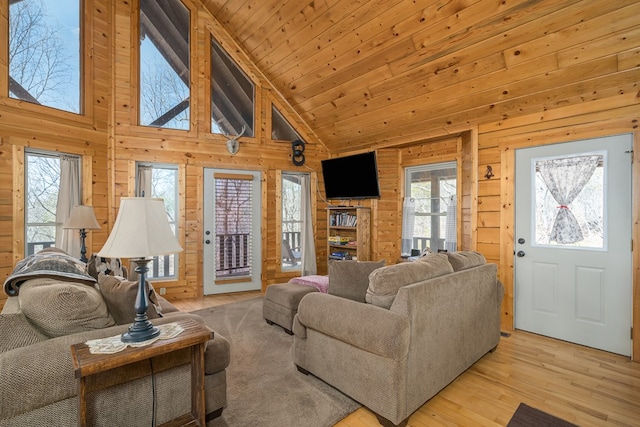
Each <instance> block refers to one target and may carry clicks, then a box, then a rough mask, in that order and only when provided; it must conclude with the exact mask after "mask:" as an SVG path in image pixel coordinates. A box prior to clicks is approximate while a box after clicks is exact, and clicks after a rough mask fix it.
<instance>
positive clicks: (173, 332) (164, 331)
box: [85, 322, 184, 354]
mask: <svg viewBox="0 0 640 427" xmlns="http://www.w3.org/2000/svg"><path fill="white" fill-rule="evenodd" d="M158 329H160V335H158V336H157V337H155V338H151V339H150V340H147V341H140V342H122V335H116V336H113V337H108V338H101V339H97V340H89V341H87V342H85V344H86V345H87V346H88V347H89V351H90V352H91V354H113V353H117V352H119V351H122V350H124V349H125V348H127V346H131V347H144V346H145V345H149V344H152V343H154V342H156V341H157V340H166V339H170V338H174V337H177V336H178V335H180V334H181V333H182V331H184V328H183V327H182V326H180V325H178V324H177V323H176V322H173V323H167V324H165V325H159V326H158Z"/></svg>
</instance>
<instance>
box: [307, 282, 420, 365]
mask: <svg viewBox="0 0 640 427" xmlns="http://www.w3.org/2000/svg"><path fill="white" fill-rule="evenodd" d="M297 316H298V321H299V323H300V324H301V325H302V326H304V327H306V328H308V329H311V330H316V331H318V332H320V333H322V334H325V335H329V336H331V337H333V338H335V339H338V340H340V341H343V342H346V343H349V344H351V345H353V346H355V347H358V348H360V349H362V350H365V351H368V352H370V353H374V354H377V355H379V356H383V357H387V358H391V359H395V360H400V359H402V358H404V357H405V356H406V354H407V351H408V348H409V320H408V318H407V317H406V316H404V315H402V314H399V313H395V312H392V311H389V310H386V309H384V308H381V307H377V306H374V305H371V304H365V303H361V302H356V301H353V300H350V299H346V298H340V297H337V296H335V295H329V294H324V293H320V292H318V293H315V292H314V293H311V294H308V295H305V297H304V298H302V301H300V305H299V306H298V314H297ZM298 332H299V334H298V335H297V336H298V337H299V338H304V337H303V336H302V335H301V334H300V331H298ZM294 333H296V331H295V328H294Z"/></svg>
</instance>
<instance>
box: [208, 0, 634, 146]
mask: <svg viewBox="0 0 640 427" xmlns="http://www.w3.org/2000/svg"><path fill="white" fill-rule="evenodd" d="M202 3H203V4H204V6H205V7H206V8H207V9H208V10H209V11H210V12H211V13H212V14H213V16H215V17H216V19H217V20H218V21H220V23H221V24H222V25H223V26H224V27H225V28H226V30H227V31H228V32H229V33H230V34H231V35H232V36H233V37H234V38H235V39H236V40H237V42H238V43H239V44H240V45H241V46H242V48H243V49H244V50H245V51H246V52H247V53H248V54H249V56H250V57H251V58H252V59H253V61H254V62H255V63H256V65H257V66H258V67H259V68H260V69H261V70H262V71H263V72H264V74H265V75H266V76H267V78H269V80H270V81H271V82H272V83H273V85H274V86H275V87H276V88H277V89H278V90H279V91H280V92H281V93H282V94H283V95H284V96H285V98H287V100H288V101H289V102H290V104H291V106H292V107H293V108H294V109H295V110H297V112H298V113H299V114H300V116H301V117H302V118H303V119H304V120H305V121H306V122H307V123H308V124H309V125H310V126H311V128H312V129H313V130H314V131H315V133H316V134H317V136H318V137H319V138H320V140H321V141H322V142H323V143H324V144H325V145H326V146H327V147H328V148H329V149H330V150H331V151H332V152H335V153H338V152H340V151H349V150H357V149H364V148H371V147H376V146H390V145H395V144H403V143H408V142H413V141H417V140H424V139H427V138H429V137H435V136H442V135H447V134H457V133H459V132H462V131H465V130H468V129H470V128H471V127H472V126H475V125H476V124H479V123H486V122H492V121H497V120H502V119H505V118H511V117H514V116H518V115H522V114H528V113H537V112H543V111H545V110H548V109H552V108H555V107H558V106H563V105H571V104H577V103H580V102H584V101H588V100H591V99H598V98H604V97H608V96H613V95H616V94H617V93H619V92H620V91H634V90H637V88H636V87H635V86H636V83H637V81H638V80H639V79H640V74H639V71H638V66H639V65H640V61H639V60H638V56H639V55H638V46H640V20H639V19H638V16H640V3H639V2H638V1H637V0H616V1H610V0H582V1H579V0H360V1H357V0H304V1H302V0H202Z"/></svg>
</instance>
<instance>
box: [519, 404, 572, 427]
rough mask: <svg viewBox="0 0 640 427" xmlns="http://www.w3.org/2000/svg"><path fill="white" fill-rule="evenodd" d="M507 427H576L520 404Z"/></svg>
mask: <svg viewBox="0 0 640 427" xmlns="http://www.w3.org/2000/svg"><path fill="white" fill-rule="evenodd" d="M507 427H577V426H576V425H575V424H571V423H570V422H568V421H565V420H562V419H560V418H558V417H555V416H553V415H551V414H547V413H546V412H542V411H541V410H539V409H536V408H532V407H531V406H528V405H526V404H524V403H520V406H518V409H516V412H514V414H513V417H511V421H509V424H507Z"/></svg>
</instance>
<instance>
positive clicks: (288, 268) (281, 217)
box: [277, 171, 310, 272]
mask: <svg viewBox="0 0 640 427" xmlns="http://www.w3.org/2000/svg"><path fill="white" fill-rule="evenodd" d="M302 175H307V176H310V174H309V173H307V172H290V171H281V172H280V174H279V177H278V184H279V185H278V196H279V199H280V202H279V203H278V208H279V209H278V210H277V215H278V228H279V230H280V235H281V236H282V240H287V242H288V243H289V246H290V248H291V250H292V251H293V252H294V254H295V253H296V252H299V253H300V260H299V261H298V262H297V263H293V265H285V261H284V259H285V255H286V254H284V253H283V247H282V245H278V247H279V251H278V260H279V263H280V266H281V270H282V271H283V272H291V271H302V258H303V257H304V253H303V252H304V248H303V247H302V246H299V247H296V246H295V245H293V246H292V245H291V244H292V241H291V239H289V236H285V233H288V231H285V230H284V228H285V222H286V221H287V219H286V218H285V217H284V214H285V209H284V208H283V205H284V203H285V198H284V191H285V190H284V185H285V183H284V181H285V179H286V177H287V176H298V177H301V176H302ZM299 190H300V191H299V193H298V194H299V199H300V200H299V202H300V206H299V214H300V218H299V220H298V221H297V222H298V224H299V227H298V228H300V230H299V231H298V234H299V235H298V237H297V239H295V238H294V240H297V242H298V244H299V245H302V232H303V231H302V230H303V228H304V225H305V219H304V218H303V217H302V215H303V213H304V209H303V206H302V203H303V202H304V200H303V197H302V185H301V183H300V188H299ZM291 232H292V233H295V231H291ZM283 244H284V243H283ZM289 262H291V260H290V261H289Z"/></svg>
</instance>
